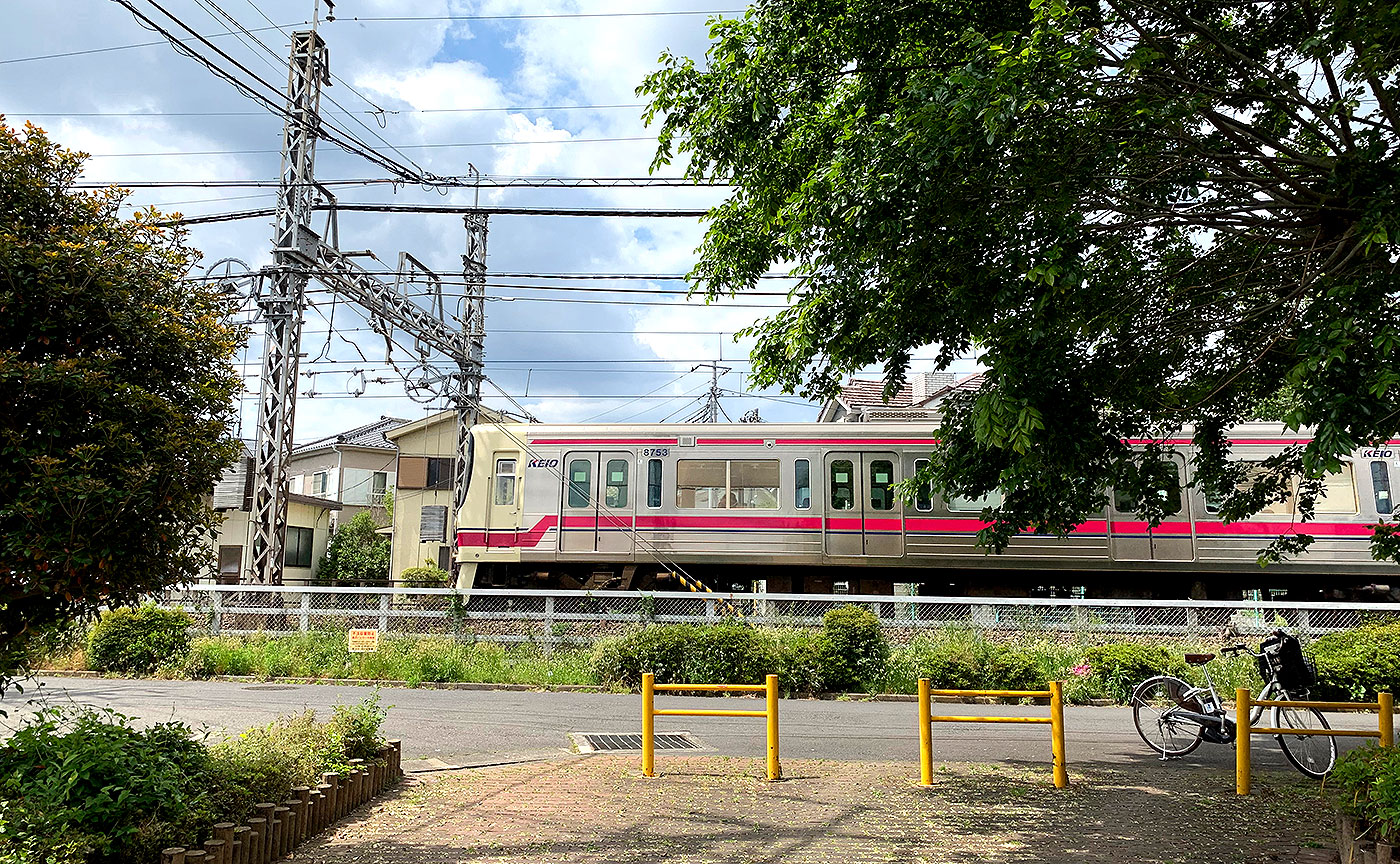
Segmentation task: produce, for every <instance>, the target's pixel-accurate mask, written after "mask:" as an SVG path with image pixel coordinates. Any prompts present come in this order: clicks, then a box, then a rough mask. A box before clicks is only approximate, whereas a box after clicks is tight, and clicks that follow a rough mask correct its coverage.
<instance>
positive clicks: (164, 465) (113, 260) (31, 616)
mask: <svg viewBox="0 0 1400 864" xmlns="http://www.w3.org/2000/svg"><path fill="white" fill-rule="evenodd" d="M0 119H2V118H0ZM81 170H82V156H81V155H80V154H77V153H74V152H71V151H67V150H64V149H62V148H60V147H59V146H58V145H56V144H55V143H53V142H52V141H51V140H50V139H49V138H48V136H47V135H45V134H44V132H43V131H42V130H40V129H38V128H36V127H34V126H27V127H26V128H25V129H24V131H22V132H21V131H18V130H15V129H11V128H9V127H7V126H5V125H4V123H3V122H0V682H3V680H5V676H6V675H7V674H8V673H10V672H12V671H13V670H14V669H15V668H16V667H17V666H19V665H21V664H22V662H23V649H24V645H25V644H26V643H27V642H28V641H29V640H31V639H34V638H38V637H39V636H40V635H42V634H44V633H45V632H46V631H49V630H51V629H52V628H55V627H58V626H60V625H62V624H63V623H64V622H66V621H69V620H71V619H73V618H74V617H76V616H79V615H81V614H83V613H85V612H88V611H91V610H94V609H96V608H97V607H98V606H99V605H109V606H118V605H124V604H130V603H133V602H135V601H137V600H138V599H139V598H140V597H142V596H143V595H146V594H149V593H150V592H153V591H157V590H159V589H161V588H164V587H166V586H168V585H171V584H174V583H177V582H180V581H183V580H185V579H188V578H190V577H192V576H194V575H196V574H197V573H198V572H199V571H200V570H201V569H202V568H203V567H205V566H207V563H208V562H207V560H206V559H207V556H208V546H207V544H206V543H202V542H201V541H202V540H204V539H205V538H207V537H208V536H209V535H210V534H211V533H212V531H213V529H214V527H215V524H216V523H215V517H214V514H213V513H212V512H211V511H210V509H209V505H208V503H207V501H206V498H207V496H208V494H209V491H210V490H211V489H212V488H213V487H214V484H215V482H216V481H217V480H218V479H219V475H220V472H221V471H222V470H223V469H224V467H225V466H226V465H228V464H229V463H230V462H231V461H232V459H233V456H234V454H235V445H234V443H233V442H232V440H231V438H230V436H229V434H228V429H229V424H228V420H229V416H230V412H231V409H232V406H233V404H234V398H235V396H236V394H238V393H239V392H240V381H239V379H238V376H237V374H236V373H235V370H234V369H233V366H232V365H231V358H232V357H233V354H234V351H235V349H236V347H237V346H238V345H239V344H240V341H241V338H242V333H241V332H240V331H239V330H238V329H237V328H235V327H233V326H232V325H231V324H230V323H229V320H228V317H227V315H226V313H225V304H224V302H223V298H222V297H220V296H219V294H218V291H217V290H216V289H215V288H214V287H213V286H211V285H209V284H206V283H204V282H198V281H195V282H185V281H183V277H184V276H185V275H186V273H187V272H188V271H189V269H190V267H191V266H192V265H193V264H194V262H195V260H196V259H197V257H198V256H197V253H196V252H195V251H194V250H192V249H191V248H189V247H188V246H187V245H186V243H185V235H184V234H183V233H182V232H181V231H179V230H178V229H172V228H163V227H159V226H158V224H157V223H158V221H159V219H160V217H159V216H158V214H156V212H155V211H154V210H147V211H141V212H138V213H136V214H135V215H134V216H132V217H131V218H129V219H128V218H123V217H122V216H121V215H120V213H119V211H118V208H119V207H120V206H121V204H122V202H123V200H124V198H125V193H124V192H123V191H122V190H118V189H107V190H103V191H99V192H80V191H76V190H74V189H73V188H72V185H73V182H74V180H75V179H76V178H77V177H78V175H79V173H80V172H81Z"/></svg>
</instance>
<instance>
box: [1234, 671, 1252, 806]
mask: <svg viewBox="0 0 1400 864" xmlns="http://www.w3.org/2000/svg"><path fill="white" fill-rule="evenodd" d="M1251 698H1252V697H1251V694H1250V692H1249V688H1248V687H1240V688H1239V689H1237V690H1236V691H1235V794H1236V795H1248V794H1249V739H1250V737H1251V735H1250V728H1249V708H1250V705H1249V703H1250V699H1251Z"/></svg>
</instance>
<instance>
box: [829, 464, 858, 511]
mask: <svg viewBox="0 0 1400 864" xmlns="http://www.w3.org/2000/svg"><path fill="white" fill-rule="evenodd" d="M855 474H856V471H855V466H854V465H852V464H851V460H849V459H836V460H833V461H832V463H831V509H832V510H851V509H853V508H854V507H855V506H856V477H855Z"/></svg>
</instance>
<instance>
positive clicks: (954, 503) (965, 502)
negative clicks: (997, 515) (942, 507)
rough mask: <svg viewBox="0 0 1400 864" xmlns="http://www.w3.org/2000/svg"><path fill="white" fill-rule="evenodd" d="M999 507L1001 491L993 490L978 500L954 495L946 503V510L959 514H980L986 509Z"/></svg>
mask: <svg viewBox="0 0 1400 864" xmlns="http://www.w3.org/2000/svg"><path fill="white" fill-rule="evenodd" d="M1000 506H1001V490H1000V489H993V490H992V491H991V492H988V493H987V494H986V495H983V496H981V497H979V498H968V497H965V496H963V495H954V496H953V498H952V500H950V501H949V502H948V509H949V510H952V511H955V512H959V513H981V512H982V511H983V510H985V509H987V508H988V507H1000Z"/></svg>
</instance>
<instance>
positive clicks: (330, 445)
mask: <svg viewBox="0 0 1400 864" xmlns="http://www.w3.org/2000/svg"><path fill="white" fill-rule="evenodd" d="M407 422H408V421H407V420H401V419H399V418H397V417H380V418H379V419H378V420H376V421H374V422H373V423H366V424H365V425H363V426H359V427H357V428H354V429H351V430H350V431H348V432H341V433H339V434H337V435H328V436H326V437H324V438H317V439H316V440H314V441H308V442H306V443H305V444H299V445H297V446H296V447H295V448H293V449H292V458H291V461H290V462H289V463H288V467H287V475H288V482H287V487H288V489H289V490H290V491H291V492H292V493H293V494H296V495H307V496H310V497H313V498H321V499H324V500H328V501H335V502H337V503H338V504H340V512H339V514H338V516H337V518H335V519H333V520H332V521H333V522H336V523H338V522H343V521H347V520H349V519H352V518H354V517H355V516H356V515H358V514H359V513H362V512H364V511H366V510H370V511H371V512H373V513H374V515H375V517H376V521H379V522H381V523H383V522H387V521H388V517H387V514H386V513H385V512H384V499H385V496H386V495H388V493H389V490H390V489H393V488H394V478H395V473H396V472H397V470H398V469H397V465H396V463H397V461H398V451H397V450H396V449H395V448H394V444H393V442H391V441H390V440H389V439H388V438H386V437H385V434H384V433H386V432H388V431H390V430H393V429H397V428H398V427H400V426H402V425H404V424H405V423H407Z"/></svg>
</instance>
